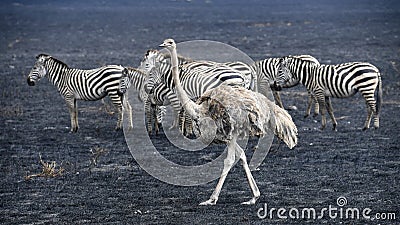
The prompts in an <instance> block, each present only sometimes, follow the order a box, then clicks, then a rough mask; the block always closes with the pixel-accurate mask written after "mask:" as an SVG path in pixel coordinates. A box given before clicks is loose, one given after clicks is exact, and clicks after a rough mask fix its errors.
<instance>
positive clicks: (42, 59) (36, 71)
mask: <svg viewBox="0 0 400 225" xmlns="http://www.w3.org/2000/svg"><path fill="white" fill-rule="evenodd" d="M50 57H51V56H49V55H45V54H40V55H38V56H36V62H35V65H34V66H33V68H32V69H31V72H29V75H28V79H27V82H28V85H29V86H34V85H35V82H36V81H39V80H40V79H41V78H42V77H44V76H46V74H47V70H46V67H45V63H46V61H47V60H48V59H49V58H50Z"/></svg>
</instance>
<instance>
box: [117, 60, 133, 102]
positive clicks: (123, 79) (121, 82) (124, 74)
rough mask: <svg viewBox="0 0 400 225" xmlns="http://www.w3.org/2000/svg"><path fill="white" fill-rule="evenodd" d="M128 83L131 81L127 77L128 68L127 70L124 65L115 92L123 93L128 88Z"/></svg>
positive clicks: (120, 94)
mask: <svg viewBox="0 0 400 225" xmlns="http://www.w3.org/2000/svg"><path fill="white" fill-rule="evenodd" d="M130 84H131V82H130V79H129V70H128V68H125V67H124V69H123V70H122V76H121V78H120V79H119V86H118V90H117V94H118V95H119V96H122V95H124V94H125V92H126V90H128V88H129V86H130Z"/></svg>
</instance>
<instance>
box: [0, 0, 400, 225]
mask: <svg viewBox="0 0 400 225" xmlns="http://www.w3.org/2000/svg"><path fill="white" fill-rule="evenodd" d="M0 28H1V32H0V39H1V40H0V43H1V44H0V63H1V67H0V74H1V75H0V90H1V93H0V124H1V128H0V134H1V136H0V152H1V153H0V154H1V158H0V166H1V170H0V180H1V185H0V196H1V197H0V207H1V208H0V223H2V224H90V223H93V224H100V223H104V224H124V223H127V224H156V223H162V224H168V223H170V224H184V223H187V224H206V223H213V224H222V223H227V224H247V223H248V224H262V223H265V224H267V223H281V224H288V223H328V224H332V223H340V222H342V223H345V224H348V223H352V224H353V223H363V224H364V223H383V224H385V223H388V224H394V223H399V219H398V218H399V217H400V210H399V209H400V208H399V205H400V201H399V199H400V195H399V189H400V185H399V179H400V177H399V167H400V151H399V144H400V140H399V127H400V122H399V114H400V113H399V110H400V94H399V90H400V79H399V76H400V57H399V56H400V5H399V3H398V2H396V1H355V0H351V1H348V0H339V1H335V3H331V1H323V2H321V1H311V0H307V1H301V2H299V1H294V0H293V1H286V2H282V1H268V2H266V1H257V0H251V1H229V5H228V4H224V3H223V2H220V1H214V0H212V1H210V2H209V3H205V2H204V1H199V0H193V1H192V2H183V1H177V2H172V1H161V0H159V1H155V0H154V1H153V0H152V1H139V2H136V3H132V2H130V1H112V2H107V1H85V3H82V2H81V1H70V2H69V3H68V4H67V3H57V2H53V1H34V2H31V1H17V0H16V1H2V2H1V3H0ZM167 37H173V38H174V39H175V40H176V41H178V42H181V41H187V40H196V39H206V40H215V41H221V42H224V43H227V44H231V45H233V46H235V47H237V48H239V49H241V50H242V51H244V52H246V53H247V54H248V55H249V56H251V57H252V58H253V59H255V60H258V59H263V58H266V57H272V56H282V55H288V54H311V55H313V56H315V57H316V58H317V59H319V60H320V62H321V63H341V62H348V61H368V62H371V63H373V64H375V65H376V66H377V67H378V68H380V70H381V72H382V81H383V93H384V96H383V98H384V100H383V105H382V112H381V126H380V128H379V129H378V130H374V129H370V130H368V131H364V132H363V131H361V129H360V128H361V127H362V124H363V121H364V118H365V115H366V109H365V104H364V101H363V99H362V98H361V97H360V96H359V95H356V96H354V97H352V98H348V99H333V106H334V109H335V114H336V117H337V118H338V123H339V125H338V131H337V132H334V131H331V130H330V129H326V130H324V131H320V130H319V129H318V128H319V126H320V123H319V122H320V118H319V117H317V118H306V119H304V118H303V113H304V110H305V103H306V95H305V89H304V87H301V86H298V87H296V88H293V89H290V90H287V91H285V92H283V93H282V98H283V101H284V104H285V105H286V106H296V107H297V110H292V111H290V114H291V115H292V117H293V119H294V120H295V123H296V125H297V126H298V129H299V143H298V146H297V147H296V148H295V150H289V149H288V148H287V147H286V146H283V145H279V143H278V142H277V141H276V140H275V141H274V143H273V145H272V149H271V152H270V153H269V154H268V156H267V158H266V159H265V160H264V162H263V164H262V165H261V166H260V170H259V171H256V172H253V175H254V177H255V180H256V181H257V183H258V185H259V188H260V190H261V192H262V196H261V198H260V199H259V201H258V203H257V204H256V205H254V206H242V205H240V202H242V201H244V200H246V199H247V198H248V197H249V196H250V191H249V188H248V185H247V183H246V179H245V177H244V173H243V170H242V168H241V167H240V166H236V167H234V168H233V170H232V172H231V173H230V174H229V176H228V178H227V181H226V183H225V186H224V188H223V190H222V193H221V195H220V200H219V202H218V204H217V205H216V206H212V207H200V206H198V205H197V204H198V203H199V202H201V201H203V200H206V199H207V198H208V197H209V195H210V194H211V193H212V191H213V189H214V187H215V185H216V181H214V182H211V183H208V184H204V185H200V186H194V187H181V186H174V185H170V184H166V183H163V182H161V181H159V180H157V179H155V178H153V177H151V176H150V175H148V174H147V173H146V172H145V171H144V170H142V169H141V168H140V167H139V166H138V164H137V163H136V161H135V160H134V159H133V157H132V156H131V154H130V152H129V150H128V147H127V145H126V143H125V139H124V135H123V132H121V131H120V132H115V131H114V130H113V128H114V126H115V123H116V119H117V118H116V115H110V114H108V113H107V112H106V111H105V110H104V107H103V105H102V104H101V102H100V101H98V102H79V113H80V114H79V122H80V130H79V132H78V133H76V134H70V133H69V132H68V131H69V127H68V126H69V114H68V111H67V108H66V106H65V103H64V101H63V100H62V99H61V97H60V95H59V94H58V93H57V90H56V88H55V87H54V86H52V85H51V84H50V83H49V82H48V81H47V80H46V79H43V80H41V81H40V82H39V83H38V84H37V86H35V87H29V86H28V85H27V84H26V76H27V75H28V73H29V70H30V68H31V67H32V66H33V64H34V62H35V58H34V57H35V56H36V55H37V54H39V53H42V52H44V53H48V54H51V55H53V56H54V57H56V58H59V59H60V60H62V61H64V62H66V63H67V64H68V65H70V66H71V67H76V68H94V67H98V66H101V65H104V64H122V65H128V66H137V65H138V62H139V59H140V58H141V56H142V55H143V53H144V52H145V51H146V50H147V49H149V48H155V47H156V46H158V44H159V43H160V42H161V41H162V40H164V39H165V38H167ZM330 127H331V124H330V123H328V128H330ZM162 138H163V136H162V135H160V136H158V137H155V138H154V140H157V141H158V142H161V143H162V142H163V141H164V142H165V141H166V140H165V138H164V139H162ZM142 147H145V146H137V148H142ZM94 148H101V149H105V150H106V151H107V153H106V154H104V155H101V156H100V157H99V159H98V164H97V165H96V166H94V165H91V163H90V162H91V158H92V153H91V152H90V150H91V149H94ZM39 154H41V155H42V158H43V160H44V161H46V162H50V161H56V162H57V163H58V165H61V166H62V167H63V168H64V169H65V171H64V173H63V175H62V176H61V177H56V178H42V177H37V178H32V179H31V180H29V181H27V180H25V179H24V177H25V176H26V175H29V174H35V173H40V172H41V165H40V163H39ZM166 154H168V153H166ZM171 154H175V155H170V157H172V158H176V160H177V161H180V160H181V161H184V160H185V159H184V158H182V157H181V155H179V153H175V151H174V152H173V153H171ZM340 196H344V197H346V198H347V200H348V204H347V206H348V207H357V208H359V209H363V208H371V209H372V212H371V213H370V215H372V216H374V215H376V213H379V212H393V213H396V217H397V220H377V219H376V220H373V221H368V220H351V219H345V218H343V219H340V218H339V217H338V218H336V219H330V218H329V217H328V216H325V217H324V218H323V219H320V220H309V219H279V218H277V215H276V214H275V215H274V217H273V218H272V219H269V218H266V219H264V220H262V219H260V218H258V217H257V210H258V209H259V208H261V207H263V206H264V203H267V204H268V207H276V208H279V207H284V208H286V209H288V210H289V209H290V208H298V209H301V208H305V207H314V208H316V209H322V208H324V207H328V206H329V205H332V206H336V207H337V204H336V200H337V198H338V197H340Z"/></svg>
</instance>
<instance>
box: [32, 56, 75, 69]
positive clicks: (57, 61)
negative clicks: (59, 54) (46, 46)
mask: <svg viewBox="0 0 400 225" xmlns="http://www.w3.org/2000/svg"><path fill="white" fill-rule="evenodd" d="M40 57H46V58H50V59H52V60H53V61H54V62H56V63H58V64H61V65H63V66H65V67H66V68H69V66H68V65H67V64H66V63H65V62H63V61H61V60H59V59H56V58H54V57H53V56H51V55H47V54H44V53H41V54H39V55H37V56H36V59H39V58H40Z"/></svg>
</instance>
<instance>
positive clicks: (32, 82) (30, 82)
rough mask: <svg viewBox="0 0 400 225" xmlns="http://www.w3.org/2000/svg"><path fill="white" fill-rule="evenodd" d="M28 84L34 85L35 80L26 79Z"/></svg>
mask: <svg viewBox="0 0 400 225" xmlns="http://www.w3.org/2000/svg"><path fill="white" fill-rule="evenodd" d="M26 81H27V83H28V85H29V86H35V81H32V80H31V79H29V78H28V79H27V80H26Z"/></svg>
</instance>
